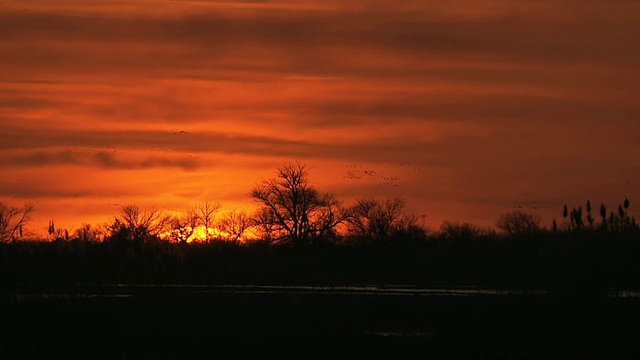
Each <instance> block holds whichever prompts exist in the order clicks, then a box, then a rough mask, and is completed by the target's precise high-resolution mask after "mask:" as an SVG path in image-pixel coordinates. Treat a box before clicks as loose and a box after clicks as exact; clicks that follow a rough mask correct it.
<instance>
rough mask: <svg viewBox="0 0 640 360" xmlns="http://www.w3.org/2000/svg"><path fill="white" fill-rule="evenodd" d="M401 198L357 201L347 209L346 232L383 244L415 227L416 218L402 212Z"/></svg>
mask: <svg viewBox="0 0 640 360" xmlns="http://www.w3.org/2000/svg"><path fill="white" fill-rule="evenodd" d="M404 208H405V202H404V200H403V199H401V198H391V199H386V200H377V199H358V200H357V201H356V204H355V205H353V206H352V207H350V208H349V209H348V213H349V216H348V217H347V219H346V222H347V227H348V231H349V232H350V233H351V234H353V235H356V236H358V237H360V238H363V239H370V240H372V241H373V242H384V241H388V240H390V238H391V237H392V236H393V235H394V234H395V233H397V232H407V231H409V230H410V229H411V228H412V227H417V218H416V217H415V216H411V215H409V214H406V213H405V212H404Z"/></svg>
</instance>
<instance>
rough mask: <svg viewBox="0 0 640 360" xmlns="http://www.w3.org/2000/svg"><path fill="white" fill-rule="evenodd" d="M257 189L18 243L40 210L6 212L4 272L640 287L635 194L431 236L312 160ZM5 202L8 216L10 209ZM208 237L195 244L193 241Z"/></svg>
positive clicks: (24, 277)
mask: <svg viewBox="0 0 640 360" xmlns="http://www.w3.org/2000/svg"><path fill="white" fill-rule="evenodd" d="M277 175H278V176H277V177H276V178H274V179H271V180H266V181H263V182H261V183H259V184H257V185H256V186H255V187H254V188H253V189H252V190H251V193H250V196H251V197H252V198H253V199H255V200H256V202H257V203H258V209H257V211H256V212H255V214H247V213H243V212H229V213H226V214H225V215H223V216H220V217H217V216H216V214H217V213H218V212H219V210H220V206H219V205H217V204H215V203H210V202H206V203H204V204H202V205H200V206H197V207H195V208H192V209H190V210H188V211H186V212H185V213H184V214H182V215H179V216H176V215H175V214H171V215H169V214H166V213H164V212H162V211H158V210H156V209H141V208H139V207H137V206H134V205H129V206H125V207H123V208H122V210H121V211H120V213H118V214H117V215H116V216H115V217H114V220H113V221H112V222H110V223H109V224H106V225H104V226H101V227H93V226H91V225H83V226H82V227H81V228H80V229H78V230H76V231H74V232H72V233H69V232H68V231H66V230H64V229H63V230H61V229H57V228H56V226H55V222H53V221H52V222H50V224H49V229H48V235H49V237H48V238H47V239H41V241H17V240H18V239H19V237H20V235H21V234H20V233H23V234H22V235H23V236H24V228H25V226H26V225H27V224H28V219H29V214H30V212H31V211H32V209H33V208H32V207H25V208H11V207H8V206H5V205H2V207H1V208H0V210H2V212H0V214H1V216H2V217H1V218H0V220H1V221H0V235H1V236H2V237H0V239H2V242H1V243H0V276H1V279H0V280H2V283H3V284H4V285H5V287H6V288H11V287H13V286H18V285H19V284H25V283H26V284H62V283H63V284H68V285H69V284H78V283H96V284H99V283H118V282H124V283H131V282H135V283H147V282H151V283H198V284H202V283H211V284H306V285H309V284H318V285H349V284H361V285H362V284H405V285H415V286H430V287H433V286H482V287H494V288H517V289H532V290H533V289H544V290H552V291H560V292H562V291H569V292H581V293H604V292H606V291H608V290H611V289H640V262H639V261H638V259H639V256H640V228H639V227H638V225H637V223H636V221H635V218H634V217H633V216H630V214H629V208H630V202H629V200H628V199H624V201H623V203H622V204H620V205H619V206H618V208H617V209H616V211H613V212H607V208H606V206H605V205H604V204H603V205H601V206H600V207H599V209H598V210H599V211H598V214H597V215H598V216H594V215H592V211H593V209H592V206H591V203H590V201H588V200H587V201H586V203H585V207H584V208H583V207H582V206H578V207H572V208H571V210H569V207H568V206H565V207H564V209H563V213H562V221H561V223H560V224H558V222H557V221H556V220H554V221H553V225H552V227H551V228H550V229H546V228H544V227H542V226H541V225H540V222H541V221H540V217H539V216H537V215H535V214H529V213H526V212H523V211H519V210H516V211H510V212H506V213H504V214H502V215H501V216H500V217H499V219H497V221H496V229H493V228H482V227H479V226H476V225H474V224H470V223H458V222H444V223H443V224H442V226H441V227H440V228H439V229H437V230H434V231H431V230H428V229H426V228H424V227H422V226H420V224H419V220H418V217H416V216H415V215H413V214H410V213H407V212H406V211H405V208H404V202H403V201H402V199H397V198H392V199H359V200H357V201H356V203H355V204H353V205H351V206H344V205H343V204H342V203H341V202H340V201H338V200H337V199H336V198H335V197H334V196H332V195H331V194H325V193H321V192H320V191H318V190H317V189H316V188H315V187H313V186H311V185H310V184H309V181H308V170H307V168H306V167H305V166H304V165H301V164H297V163H296V164H289V165H286V166H284V167H283V168H281V169H278V173H277ZM7 209H9V210H11V212H7ZM194 239H198V240H194Z"/></svg>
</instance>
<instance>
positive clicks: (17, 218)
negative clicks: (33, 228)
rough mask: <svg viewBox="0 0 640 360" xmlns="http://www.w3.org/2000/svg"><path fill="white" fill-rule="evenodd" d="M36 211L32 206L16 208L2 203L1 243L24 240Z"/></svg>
mask: <svg viewBox="0 0 640 360" xmlns="http://www.w3.org/2000/svg"><path fill="white" fill-rule="evenodd" d="M34 210H35V206H34V205H32V204H26V205H24V206H23V207H16V206H9V205H6V204H4V203H2V202H0V242H3V243H6V242H11V243H15V242H16V240H18V239H20V238H22V237H23V235H24V233H25V231H24V230H25V227H26V225H27V223H29V220H31V213H33V211H34Z"/></svg>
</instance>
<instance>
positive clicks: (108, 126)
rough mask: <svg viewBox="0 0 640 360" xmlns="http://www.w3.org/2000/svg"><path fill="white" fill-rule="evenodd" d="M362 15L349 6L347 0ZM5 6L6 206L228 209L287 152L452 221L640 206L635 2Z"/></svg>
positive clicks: (348, 196) (96, 217) (85, 215)
mask: <svg viewBox="0 0 640 360" xmlns="http://www.w3.org/2000/svg"><path fill="white" fill-rule="evenodd" d="M345 3H346V4H345ZM398 3H400V2H397V1H391V0H386V1H385V0H382V1H372V0H366V1H365V0H362V1H355V0H354V1H338V0H330V1H313V2H308V3H303V2H301V1H268V0H267V1H255V2H251V1H235V2H234V1H229V2H218V1H159V0H137V1H117V0H116V1H79V0H76V1H73V0H55V1H53V0H31V1H19V2H18V1H4V2H0V38H2V39H3V40H2V41H1V42H0V129H1V130H2V131H1V132H0V201H3V202H6V203H10V204H15V205H20V204H23V203H25V202H31V203H34V204H35V205H36V208H37V212H36V213H35V214H34V221H33V223H32V227H33V229H34V230H36V231H41V232H43V231H44V229H46V227H47V224H48V221H49V220H50V219H54V220H56V222H57V223H58V225H59V226H61V227H68V228H69V229H70V230H71V229H74V228H76V227H78V226H79V225H80V224H81V223H87V222H88V223H101V222H104V221H107V220H109V217H110V216H112V215H114V214H115V213H116V212H117V211H118V209H119V208H120V206H122V205H124V204H131V203H133V204H138V205H141V206H152V205H153V206H157V207H158V208H162V209H169V210H184V209H186V208H187V207H189V206H190V205H193V204H195V203H198V202H203V201H205V200H209V201H219V202H220V203H221V204H222V207H223V209H226V210H233V209H235V208H242V207H246V206H250V205H252V204H253V202H252V201H251V199H250V198H249V197H248V196H247V194H248V192H249V190H250V188H251V187H252V186H253V185H254V184H255V183H257V182H259V181H260V180H262V179H264V178H270V177H272V176H273V175H274V173H275V169H276V168H277V167H278V166H281V165H282V164H283V163H284V162H287V161H300V162H303V163H306V164H307V165H309V166H310V167H311V173H310V175H311V180H312V182H313V183H314V184H315V185H316V186H317V187H318V188H319V189H321V190H324V191H328V192H332V193H334V194H336V195H338V197H339V198H340V199H342V200H343V201H344V202H345V203H347V204H349V203H351V202H352V201H353V199H355V198H357V197H363V196H376V197H388V196H401V197H403V198H404V199H405V200H406V201H407V205H408V208H409V210H411V211H414V212H415V213H416V214H418V215H422V214H424V215H426V222H427V225H429V226H431V227H432V228H437V227H438V226H439V225H440V223H441V221H442V220H443V219H448V220H458V221H469V222H474V223H477V224H480V225H491V224H493V223H494V222H495V219H497V217H498V216H499V214H500V213H502V212H504V211H506V210H509V209H513V208H514V207H515V208H517V207H521V208H522V209H524V210H527V211H531V212H536V213H539V214H540V215H541V216H542V217H543V221H544V223H545V225H549V224H550V223H551V220H552V219H553V217H558V218H559V217H561V212H562V206H563V204H565V203H567V204H569V206H578V205H582V204H583V203H584V202H586V199H587V198H589V199H591V201H592V203H594V204H599V203H601V202H604V203H605V204H607V205H608V206H609V208H611V209H612V208H614V207H617V205H618V204H620V203H621V202H622V201H623V200H624V198H625V196H628V197H629V199H630V200H631V213H634V214H636V212H635V206H634V204H635V203H636V202H637V203H638V204H639V205H638V208H640V142H639V141H638V140H639V139H640V101H638V94H640V47H639V46H638V39H640V3H639V2H637V1H624V0H618V1H616V0H611V1H601V0H549V1H537V0H536V1H534V0H530V1H525V0H504V1H498V0H495V1H484V0H458V1H446V0H443V1H411V2H406V4H404V5H401V6H399V5H398Z"/></svg>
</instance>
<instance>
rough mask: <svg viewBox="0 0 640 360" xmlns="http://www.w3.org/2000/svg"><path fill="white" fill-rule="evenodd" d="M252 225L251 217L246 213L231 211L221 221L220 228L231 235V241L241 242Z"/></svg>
mask: <svg viewBox="0 0 640 360" xmlns="http://www.w3.org/2000/svg"><path fill="white" fill-rule="evenodd" d="M251 224H252V223H251V216H249V214H247V213H246V212H245V211H230V212H227V213H226V214H224V216H223V217H222V219H220V221H219V223H218V227H219V228H220V230H221V231H224V232H226V233H227V234H229V235H228V236H229V239H230V240H232V241H239V240H240V239H241V238H242V235H243V234H244V233H245V231H247V229H249V227H251Z"/></svg>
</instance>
